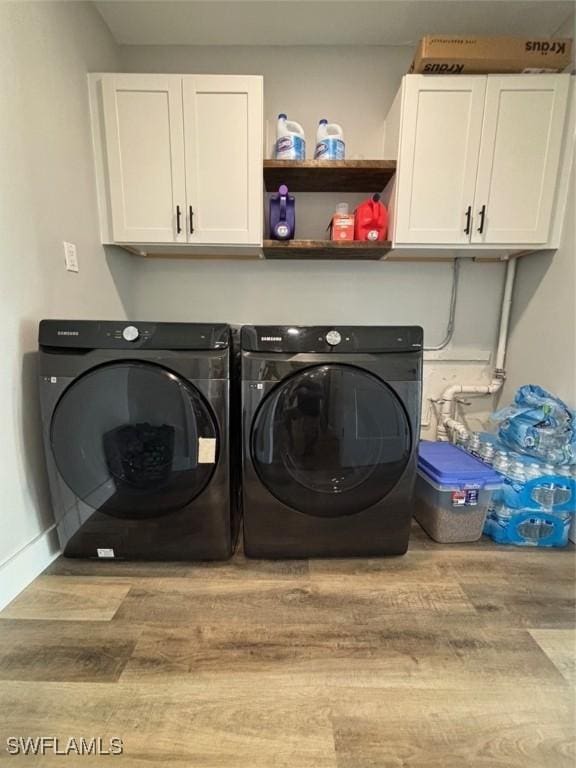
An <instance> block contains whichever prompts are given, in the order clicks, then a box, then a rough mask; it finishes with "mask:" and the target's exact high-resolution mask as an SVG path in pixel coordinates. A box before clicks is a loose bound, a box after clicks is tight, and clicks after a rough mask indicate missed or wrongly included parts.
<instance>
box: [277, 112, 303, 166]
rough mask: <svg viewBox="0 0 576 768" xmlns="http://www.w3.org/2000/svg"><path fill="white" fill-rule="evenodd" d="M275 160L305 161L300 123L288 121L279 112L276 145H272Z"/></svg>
mask: <svg viewBox="0 0 576 768" xmlns="http://www.w3.org/2000/svg"><path fill="white" fill-rule="evenodd" d="M274 157H275V158H276V160H305V159H306V137H305V135H304V129H303V128H302V126H301V125H300V123H297V122H295V121H294V120H288V118H287V117H286V115H285V114H284V113H283V112H281V113H280V114H279V115H278V124H277V127H276V143H275V145H274Z"/></svg>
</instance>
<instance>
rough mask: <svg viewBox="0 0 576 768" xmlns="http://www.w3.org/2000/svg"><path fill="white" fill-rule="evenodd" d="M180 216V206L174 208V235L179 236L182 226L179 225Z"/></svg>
mask: <svg viewBox="0 0 576 768" xmlns="http://www.w3.org/2000/svg"><path fill="white" fill-rule="evenodd" d="M181 215H182V212H181V211H180V206H179V205H177V206H176V234H177V235H179V234H180V232H182V226H181V224H180V217H181Z"/></svg>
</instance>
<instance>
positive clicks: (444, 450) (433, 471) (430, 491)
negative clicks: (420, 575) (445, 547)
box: [414, 440, 501, 544]
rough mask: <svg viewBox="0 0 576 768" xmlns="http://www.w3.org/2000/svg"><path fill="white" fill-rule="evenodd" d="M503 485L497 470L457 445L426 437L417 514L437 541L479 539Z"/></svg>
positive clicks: (418, 481) (421, 455) (421, 453)
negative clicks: (427, 439) (491, 507)
mask: <svg viewBox="0 0 576 768" xmlns="http://www.w3.org/2000/svg"><path fill="white" fill-rule="evenodd" d="M500 485H501V478H500V476H499V475H498V473H497V472H494V470H493V469H491V468H490V467H488V466H486V464H483V463H482V462H481V461H479V460H478V459H475V458H474V457H473V456H470V455H469V454H467V453H465V452H464V451H461V450H460V449H459V448H456V446H454V445H450V443H432V442H428V441H426V440H423V441H422V442H421V443H420V449H419V456H418V476H417V479H416V505H415V511H414V517H415V518H416V520H417V521H418V522H419V523H420V525H421V526H422V528H424V530H425V531H426V533H427V534H428V535H429V536H430V537H431V538H432V539H434V541H438V542H440V543H443V544H449V543H456V542H464V541H476V540H477V539H479V538H480V536H481V535H482V530H483V528H484V522H485V520H486V513H487V511H488V507H489V506H490V502H491V499H492V494H493V492H494V491H496V490H497V489H498V488H500Z"/></svg>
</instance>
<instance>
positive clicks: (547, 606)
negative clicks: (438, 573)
mask: <svg viewBox="0 0 576 768" xmlns="http://www.w3.org/2000/svg"><path fill="white" fill-rule="evenodd" d="M461 584H462V588H463V590H464V593H465V594H466V595H467V597H468V598H469V600H470V602H471V603H472V605H474V607H475V608H476V610H477V611H478V613H479V614H480V615H482V616H484V617H485V618H486V620H487V621H488V622H489V623H490V625H492V626H519V627H520V626H522V627H526V628H535V629H538V628H541V629H544V628H557V629H570V628H571V627H573V626H574V621H575V617H576V594H575V591H574V585H573V584H571V583H570V582H564V581H559V582H555V581H554V580H553V579H550V580H549V581H547V582H544V583H542V582H540V581H537V580H523V581H520V582H518V581H513V580H511V579H510V580H508V581H506V580H504V579H503V580H502V581H501V583H500V584H499V585H498V586H497V587H495V586H494V584H490V583H479V582H476V583H468V582H464V581H463V582H461Z"/></svg>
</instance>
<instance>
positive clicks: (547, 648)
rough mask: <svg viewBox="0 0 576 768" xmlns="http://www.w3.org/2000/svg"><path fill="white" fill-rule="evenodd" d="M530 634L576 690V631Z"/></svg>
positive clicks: (540, 631)
mask: <svg viewBox="0 0 576 768" xmlns="http://www.w3.org/2000/svg"><path fill="white" fill-rule="evenodd" d="M530 634H531V635H532V637H533V638H534V640H535V641H536V642H537V643H538V645H539V646H540V648H542V650H543V651H544V653H545V654H546V655H547V656H548V658H549V659H550V661H551V662H552V663H553V664H554V666H555V667H556V668H557V669H558V671H559V672H560V674H561V675H563V677H564V678H565V679H566V680H567V681H568V682H569V683H570V684H571V685H572V686H574V688H575V689H576V630H574V629H532V630H530Z"/></svg>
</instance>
